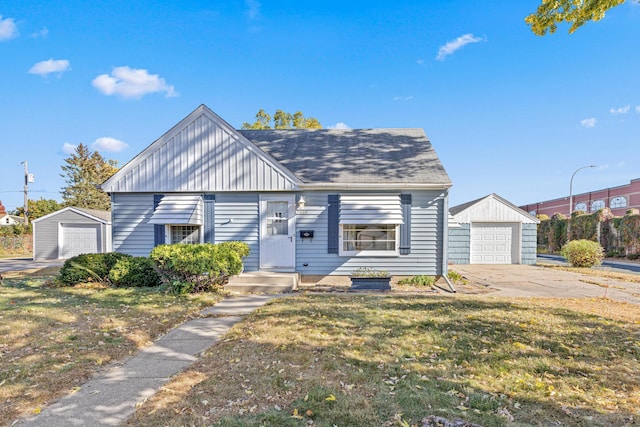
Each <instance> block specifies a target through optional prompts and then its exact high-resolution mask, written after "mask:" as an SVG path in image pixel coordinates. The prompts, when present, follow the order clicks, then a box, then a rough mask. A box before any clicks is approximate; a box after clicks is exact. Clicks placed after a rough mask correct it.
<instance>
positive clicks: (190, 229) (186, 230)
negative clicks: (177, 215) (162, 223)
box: [167, 225, 201, 245]
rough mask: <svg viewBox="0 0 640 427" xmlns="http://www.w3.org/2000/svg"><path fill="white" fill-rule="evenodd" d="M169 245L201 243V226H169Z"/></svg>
mask: <svg viewBox="0 0 640 427" xmlns="http://www.w3.org/2000/svg"><path fill="white" fill-rule="evenodd" d="M167 228H168V233H167V234H168V235H169V243H183V244H191V245H193V244H196V243H200V234H201V233H200V226H199V225H168V226H167Z"/></svg>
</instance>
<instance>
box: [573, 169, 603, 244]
mask: <svg viewBox="0 0 640 427" xmlns="http://www.w3.org/2000/svg"><path fill="white" fill-rule="evenodd" d="M595 167H596V165H589V166H582V167H580V168H578V169H576V170H575V172H574V173H573V175H571V181H569V219H568V221H569V222H568V223H567V242H568V241H569V240H571V214H572V213H573V177H574V176H576V174H577V173H578V171H581V170H582V169H587V168H595Z"/></svg>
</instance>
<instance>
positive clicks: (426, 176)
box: [239, 129, 451, 185]
mask: <svg viewBox="0 0 640 427" xmlns="http://www.w3.org/2000/svg"><path fill="white" fill-rule="evenodd" d="M239 132H240V133H241V134H242V135H244V137H245V138H247V139H248V140H250V141H251V142H252V143H254V144H255V145H257V146H258V147H259V148H260V149H262V150H263V151H264V152H266V153H267V154H269V155H271V156H272V157H273V158H274V159H275V160H277V161H278V162H279V163H280V164H282V165H283V166H284V167H286V168H287V169H289V170H290V171H291V172H292V173H294V174H295V175H296V176H297V177H298V178H300V179H301V180H302V181H304V182H307V183H319V182H326V183H407V184H409V183H410V184H425V183H426V184H443V185H450V184H451V180H450V179H449V175H447V172H446V171H445V169H444V167H443V166H442V163H441V162H440V159H439V158H438V155H437V154H436V152H435V150H434V149H433V147H432V145H431V142H430V141H429V139H428V138H427V136H426V134H425V133H424V131H423V130H422V129H315V130H306V129H294V130H240V131H239Z"/></svg>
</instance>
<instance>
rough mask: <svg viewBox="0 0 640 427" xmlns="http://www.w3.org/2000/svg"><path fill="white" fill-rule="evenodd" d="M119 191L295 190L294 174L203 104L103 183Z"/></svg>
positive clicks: (104, 187) (113, 190)
mask: <svg viewBox="0 0 640 427" xmlns="http://www.w3.org/2000/svg"><path fill="white" fill-rule="evenodd" d="M102 188H103V189H104V190H105V191H107V192H109V193H120V192H136V193H143V192H154V193H163V192H202V193H204V192H209V193H218V192H221V191H243V192H244V191H249V192H250V191H291V190H295V189H296V188H297V184H296V182H295V178H292V177H291V176H288V175H287V173H286V172H285V171H284V170H283V169H282V168H281V167H280V166H278V165H277V163H275V162H274V161H272V160H270V158H269V157H268V156H267V155H266V154H264V153H263V152H262V151H260V150H259V149H258V148H257V147H255V146H254V145H253V144H251V143H250V142H248V141H246V140H244V137H243V136H242V135H240V134H238V133H237V132H235V131H234V130H233V129H232V128H231V127H230V126H229V125H228V124H227V123H226V122H224V121H223V120H222V119H220V118H219V117H217V116H215V114H214V113H212V112H210V110H208V109H206V110H204V109H199V110H196V111H195V112H194V113H192V114H191V115H189V116H188V117H187V118H185V120H183V121H182V122H181V123H180V124H178V125H176V126H175V127H174V128H173V129H172V130H170V131H169V132H167V133H166V134H165V135H164V136H162V137H161V138H160V139H158V140H157V141H156V142H154V143H153V144H151V145H150V146H149V147H147V149H145V150H144V151H143V152H142V153H140V154H139V155H138V156H137V157H136V158H134V159H133V160H132V161H131V162H129V163H128V164H126V165H125V166H123V168H122V169H121V170H120V171H119V172H118V173H116V175H114V176H113V177H112V178H110V179H109V180H107V182H105V184H103V187H102Z"/></svg>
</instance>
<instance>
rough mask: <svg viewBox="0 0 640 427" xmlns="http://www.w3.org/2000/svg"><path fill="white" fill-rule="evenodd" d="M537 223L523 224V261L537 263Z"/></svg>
mask: <svg viewBox="0 0 640 427" xmlns="http://www.w3.org/2000/svg"><path fill="white" fill-rule="evenodd" d="M537 233H538V226H537V224H522V239H521V240H522V243H521V245H522V253H521V260H520V261H521V263H522V264H528V265H535V263H536V261H537V260H536V257H537V244H538V241H537V238H538V234H537Z"/></svg>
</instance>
